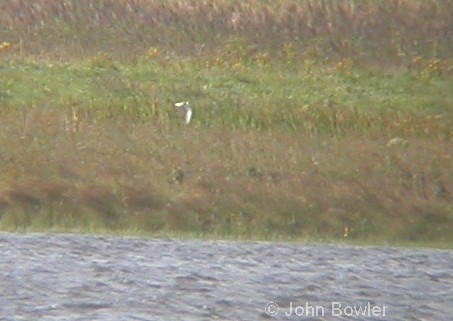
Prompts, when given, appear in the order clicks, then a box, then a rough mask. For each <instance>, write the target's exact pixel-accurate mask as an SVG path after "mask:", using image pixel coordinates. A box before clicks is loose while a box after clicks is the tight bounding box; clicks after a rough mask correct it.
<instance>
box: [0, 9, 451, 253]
mask: <svg viewBox="0 0 453 321" xmlns="http://www.w3.org/2000/svg"><path fill="white" fill-rule="evenodd" d="M107 3H115V2H107ZM131 3H132V2H131ZM133 3H134V5H139V4H140V2H133ZM149 3H154V2H152V1H150V2H149ZM169 3H171V4H169V5H168V6H169V7H165V6H163V7H162V8H161V10H164V11H163V12H167V11H168V12H170V11H171V10H172V6H173V5H174V4H178V3H179V2H178V1H174V2H169ZM283 3H284V4H285V5H290V3H291V1H288V2H283ZM344 3H349V4H353V3H354V1H348V2H344ZM410 3H413V2H410ZM425 3H428V2H425ZM429 3H430V4H431V5H435V4H436V3H437V2H436V1H430V2H429ZM179 4H180V5H181V3H179ZM306 4H311V5H312V6H313V3H311V2H310V1H306V2H304V5H306ZM403 4H404V2H403ZM437 4H438V5H439V3H437ZM219 5H220V6H221V5H224V6H226V7H224V11H221V10H220V9H219V8H218V7H215V8H213V9H212V10H213V12H214V13H216V14H219V12H223V13H224V15H228V10H230V9H231V7H229V3H228V2H221V1H219ZM367 5H370V6H371V8H373V3H372V2H370V3H368V4H367ZM25 7H27V6H25ZM25 7H23V8H22V9H21V10H24V11H26V9H25ZM119 8H121V6H118V7H115V9H116V10H119ZM225 8H226V9H225ZM235 8H236V7H235ZM258 8H262V7H258ZM73 9H74V8H73ZM202 9H203V8H202ZM202 9H199V10H202ZM40 10H41V11H38V13H40V14H41V16H42V17H41V18H42V19H43V21H46V20H45V17H46V15H45V14H44V13H46V12H50V11H51V10H50V9H49V8H47V9H46V8H44V7H43V8H41V9H40ZM46 10H47V11H46ZM165 10H167V11H165ZM203 10H207V9H206V8H204V9H203ZM241 10H245V11H247V10H249V11H250V10H252V9H251V8H248V7H243V8H242V9H241ZM256 10H257V12H260V11H259V10H264V9H256ZM313 10H314V9H313ZM376 10H377V9H376ZM380 10H381V11H380V14H381V15H382V14H384V13H385V14H389V11H388V10H387V11H385V12H384V13H383V12H382V10H383V9H382V8H381V9H380ZM418 10H421V9H418ZM424 10H425V11H424V12H425V13H426V12H427V14H428V13H429V12H430V10H433V9H432V8H431V9H430V8H429V6H428V8H425V9H424ZM377 11H379V10H377ZM69 12H71V11H69ZM72 12H73V13H74V17H76V18H77V12H79V11H72ZM320 12H324V11H320ZM47 14H49V13H47ZM356 14H357V13H356ZM376 14H377V13H376ZM68 15H69V16H70V17H72V16H71V15H70V14H68ZM357 15H358V14H357ZM24 16H25V17H26V15H24ZM37 16H39V14H37V13H35V14H34V16H33V19H37ZM82 16H83V15H82ZM163 16H165V15H159V17H163ZM189 16H190V15H189ZM358 16H359V15H358ZM43 17H44V18H43ZM329 17H333V16H332V15H331V16H329ZM79 18H80V17H79ZM195 18H197V16H196V15H195V16H194V17H193V19H194V20H191V22H190V23H192V24H193V26H194V29H196V30H204V35H203V37H208V38H207V39H211V38H209V37H210V35H209V32H207V31H206V30H209V29H206V26H205V27H203V25H202V24H201V25H200V24H199V21H200V20H199V19H198V20H197V19H195ZM290 18H291V17H289V18H287V19H290ZM24 19H25V18H24ZM30 19H31V18H30ZM110 19H112V18H110ZM161 19H163V20H162V21H163V22H162V21H161V22H160V25H159V26H160V28H162V30H173V29H171V28H170V29H168V28H169V27H168V26H167V25H166V24H169V25H170V26H171V25H172V23H173V24H176V25H178V20H177V19H176V21H173V22H171V19H170V22H168V21H166V20H165V19H164V18H161ZM280 19H282V18H281V17H280ZM106 21H109V20H108V19H107V18H106ZM251 21H252V22H253V21H254V20H253V19H251ZM257 21H258V22H259V20H257ZM63 22H64V21H63ZM117 22H118V21H117ZM164 22H165V23H164ZM258 22H256V21H255V23H258ZM406 22H407V21H406ZM84 23H85V24H88V23H87V22H86V21H84ZM186 23H187V22H186ZM190 23H189V25H190ZM42 25H44V27H40V28H42V29H43V30H40V31H39V32H38V34H42V35H43V37H44V34H45V38H43V39H49V38H50V39H51V38H52V36H53V37H54V39H60V38H59V34H60V32H62V31H63V30H65V32H67V33H71V34H74V35H76V37H75V39H78V41H82V40H83V41H84V43H89V41H88V40H89V39H90V37H94V39H98V40H99V38H96V37H99V34H91V35H90V34H86V33H84V32H82V31H83V30H80V29H77V28H74V26H77V25H78V24H77V19H75V22H74V21H72V20H71V21H70V22H65V23H63V25H62V26H60V27H59V28H55V26H54V24H53V23H49V25H48V26H47V27H48V29H47V32H46V33H44V31H46V29H45V27H46V24H45V23H44V24H42ZM88 25H89V24H88ZM427 25H428V26H430V24H427ZM439 25H442V23H441V22H439ZM164 27H166V28H164ZM216 28H218V29H219V30H222V31H223V32H224V33H225V35H226V36H227V37H226V38H224V39H223V40H222V39H220V40H219V39H217V40H212V41H210V42H207V41H206V38H205V39H204V40H205V42H204V43H205V45H204V47H203V48H209V50H208V49H204V50H205V51H203V52H200V53H199V54H193V55H186V56H182V54H181V51H180V48H178V46H176V45H175V48H174V49H175V51H174V52H173V51H170V49H171V45H168V44H167V46H168V47H167V48H164V47H163V46H159V47H156V46H153V47H152V48H151V49H149V50H143V51H142V52H140V53H136V54H133V55H132V57H131V56H129V57H127V59H124V58H121V57H122V56H124V52H122V50H121V48H110V47H108V51H104V52H101V53H97V54H95V53H91V52H93V51H95V50H97V49H95V48H91V47H90V46H89V45H87V51H88V53H82V52H71V53H70V54H69V53H65V52H66V50H67V49H65V48H67V47H66V45H65V44H64V43H61V44H60V47H58V48H57V50H55V44H53V45H52V46H49V44H47V43H45V44H40V43H36V45H37V46H38V47H39V46H40V45H41V46H42V48H41V50H37V52H39V53H36V51H35V49H33V50H31V48H28V45H23V44H22V42H24V41H26V40H22V42H19V43H17V42H16V43H13V45H12V46H11V48H7V49H5V50H2V51H0V68H1V71H2V82H1V83H0V106H1V114H2V117H1V120H0V126H1V128H2V131H1V132H0V145H1V146H2V154H1V155H0V164H1V166H2V171H1V174H0V182H1V185H0V210H1V219H0V225H1V227H2V228H3V229H7V230H49V229H50V230H76V231H87V230H88V231H95V232H100V231H117V232H119V231H123V232H124V231H127V232H128V233H130V232H134V233H153V234H156V233H157V234H159V233H164V234H177V235H195V236H212V237H233V238H261V239H275V238H283V239H304V240H307V239H311V240H336V241H339V240H344V241H352V242H363V241H364V242H376V243H383V242H392V243H394V242H397V243H399V242H403V243H405V242H414V243H416V244H433V243H435V244H437V245H440V246H451V244H452V241H453V238H452V235H451V233H450V231H451V230H452V228H453V216H452V215H453V208H452V205H451V204H452V199H453V185H452V182H453V165H452V164H453V162H452V157H453V150H452V148H451V130H452V129H451V128H453V126H452V125H453V118H452V109H453V93H452V92H451V90H450V88H451V87H452V83H453V81H452V78H451V63H450V61H449V60H448V59H438V58H436V59H433V58H428V57H426V58H423V56H416V57H415V58H413V57H407V58H406V59H404V60H401V57H400V56H395V58H392V56H391V55H390V56H386V59H384V60H383V61H382V64H381V67H380V68H376V64H375V63H372V64H369V63H367V62H366V61H369V59H364V60H360V59H358V58H357V57H359V56H360V57H363V56H366V53H367V52H360V53H357V52H355V53H356V55H355V56H353V57H351V58H338V57H339V56H348V55H349V51H348V50H347V51H341V50H340V51H338V52H337V53H336V54H335V55H333V56H330V55H328V53H329V52H330V50H332V49H331V48H327V47H324V48H322V49H323V50H325V51H324V52H320V51H319V50H320V48H319V47H314V48H309V49H306V50H301V49H299V48H298V46H297V45H295V46H293V45H292V44H291V43H289V44H288V43H282V44H281V46H280V47H279V48H278V49H276V50H275V52H271V51H265V49H266V48H270V46H269V45H270V44H269V43H267V42H266V41H264V40H261V42H257V41H258V40H259V39H255V40H253V41H251V40H250V37H242V36H237V35H235V31H234V30H232V31H231V34H232V35H233V37H231V35H228V32H227V30H225V27H222V28H221V26H216ZM250 28H251V27H250ZM426 28H427V27H426ZM426 28H425V29H423V30H425V31H424V32H426ZM428 29H429V28H428ZM108 30H109V31H108V33H111V32H117V33H119V34H120V35H121V32H122V31H123V30H124V29H123V28H122V27H118V28H117V29H116V28H110V29H108ZM112 30H113V31H112ZM130 30H132V31H134V32H136V33H134V32H132V36H131V37H137V35H138V34H137V32H139V31H137V30H138V29H137V30H136V29H134V27H131V29H130ZM176 30H178V29H176ZM181 30H182V29H181ZM183 30H184V31H182V32H181V34H178V33H177V32H175V31H174V30H173V31H172V32H171V34H172V37H173V38H170V39H171V41H170V42H171V43H173V42H174V43H176V39H180V38H181V39H184V34H185V33H187V31H186V30H187V29H183ZM189 30H191V29H189ZM246 31H247V30H246ZM321 31H322V30H321ZM321 31H320V32H321ZM35 32H36V31H35ZM52 32H53V33H52ZM106 32H107V31H106ZM168 32H169V31H168ZM269 32H270V31H269ZM362 32H365V31H363V30H362ZM244 34H247V32H245V33H244ZM284 34H285V35H286V37H289V36H288V35H287V33H284ZM7 36H8V37H9V38H7V40H9V39H14V37H16V34H15V33H14V32H13V31H11V32H10V33H8V34H7ZM21 36H22V37H24V38H27V36H28V34H27V33H22V34H21ZM201 36H202V35H200V37H201ZM272 36H273V37H272V39H273V40H272V43H274V41H276V40H275V39H278V37H277V36H278V35H272ZM345 36H346V35H345ZM103 37H105V35H104V36H103ZM118 37H119V38H118V42H120V43H121V40H122V39H123V38H121V37H120V36H118ZM315 38H316V37H315ZM315 38H312V40H310V39H309V40H308V42H309V43H313V39H315ZM29 39H32V38H29ZM212 39H214V38H212ZM288 39H292V38H290V37H289V38H288ZM326 39H329V38H326ZM332 39H336V38H335V37H333V38H332ZM0 40H1V39H0ZM286 40H287V39H286ZM11 41H13V40H11ZM125 42H127V41H126V40H125ZM99 43H102V42H95V45H93V46H94V47H96V46H98V44H99ZM144 43H145V44H146V43H147V42H146V41H144ZM195 43H196V42H195ZM439 43H441V41H439ZM137 45H138V46H139V47H140V46H144V44H143V43H141V42H140V43H138V44H137ZM360 45H361V46H363V43H362V40H361V42H360ZM48 47H51V49H47V48H48ZM148 48H149V47H148ZM98 49H99V48H98ZM412 49H413V50H416V49H417V48H412ZM419 49H420V48H419ZM123 50H124V49H123ZM442 50H443V52H448V51H447V50H446V49H445V48H443V49H442ZM389 51H391V48H389ZM55 52H59V53H60V56H59V57H56V56H55ZM371 56H373V57H374V56H376V55H375V54H373V55H371ZM371 56H370V57H371ZM384 61H385V64H384V63H383V62H384ZM396 65H397V66H398V68H397V69H394V67H395V66H396ZM384 66H385V68H383V67H384ZM392 70H393V71H392ZM182 99H184V100H186V99H188V100H190V101H191V102H193V103H194V106H195V117H194V120H193V123H192V124H191V126H190V127H188V128H184V127H183V126H182V118H181V115H179V114H177V113H175V111H174V109H173V107H172V105H173V103H174V102H176V101H179V100H182ZM395 137H400V138H403V139H404V140H405V141H404V142H403V143H401V144H395V145H389V144H388V143H389V141H390V140H391V139H393V138H395Z"/></svg>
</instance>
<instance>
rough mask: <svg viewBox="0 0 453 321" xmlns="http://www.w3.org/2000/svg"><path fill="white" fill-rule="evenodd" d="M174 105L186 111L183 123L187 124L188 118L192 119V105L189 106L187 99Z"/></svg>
mask: <svg viewBox="0 0 453 321" xmlns="http://www.w3.org/2000/svg"><path fill="white" fill-rule="evenodd" d="M175 107H176V108H178V109H181V110H182V111H184V112H185V113H186V115H185V118H184V123H185V124H186V126H187V125H189V123H190V120H191V119H192V107H190V104H189V102H188V101H181V102H179V103H176V104H175Z"/></svg>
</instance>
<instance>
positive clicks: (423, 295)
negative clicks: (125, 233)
mask: <svg viewBox="0 0 453 321" xmlns="http://www.w3.org/2000/svg"><path fill="white" fill-rule="evenodd" d="M0 289H1V291H2V292H1V294H0V320H172V321H173V320H188V321H190V320H229V321H248V320H250V321H252V320H253V321H254V320H405V321H407V320H420V321H438V320H451V318H452V317H451V316H452V315H453V251H446V250H428V249H423V250H421V249H400V248H373V247H350V246H334V245H304V244H284V243H258V242H255V243H253V242H207V241H178V240H155V239H145V238H133V237H103V236H102V237H101V236H99V237H97V236H86V235H45V234H30V235H19V234H0ZM266 306H267V308H268V310H267V312H269V313H270V314H272V313H274V314H275V313H276V315H275V316H269V315H268V314H267V313H266V310H265V308H266ZM354 307H355V308H354ZM359 308H360V309H362V312H360V311H359V310H358V309H359ZM354 309H355V310H354ZM364 309H367V310H364ZM370 309H371V310H370ZM373 309H374V310H373ZM354 311H358V312H359V313H363V312H364V311H365V314H366V315H365V316H359V317H357V316H356V314H355V313H356V312H354ZM370 312H371V313H370ZM384 314H385V315H384Z"/></svg>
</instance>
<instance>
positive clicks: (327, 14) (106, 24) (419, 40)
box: [0, 0, 453, 65]
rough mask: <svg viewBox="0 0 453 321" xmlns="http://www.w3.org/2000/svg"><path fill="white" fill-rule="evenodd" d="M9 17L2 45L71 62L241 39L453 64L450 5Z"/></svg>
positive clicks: (210, 5)
mask: <svg viewBox="0 0 453 321" xmlns="http://www.w3.org/2000/svg"><path fill="white" fill-rule="evenodd" d="M0 12H1V14H0V25H2V26H3V28H2V29H1V30H0V39H4V40H5V41H9V42H11V43H12V44H14V45H15V48H16V50H17V51H21V53H22V54H27V55H30V54H34V55H41V56H47V57H49V56H50V57H53V58H58V59H63V60H68V59H71V58H74V57H80V56H92V55H93V54H95V53H96V52H100V51H101V52H110V53H112V54H114V56H115V57H116V58H123V59H129V60H130V59H137V57H140V56H142V55H143V53H144V52H146V51H147V50H148V49H149V48H150V47H153V48H159V49H160V50H161V51H162V52H163V53H164V54H165V55H175V54H176V55H179V56H182V57H197V56H200V55H208V56H213V54H214V53H215V52H217V51H218V50H219V49H222V48H224V47H223V46H224V44H225V42H226V41H228V40H229V39H231V38H232V37H233V38H234V37H240V38H242V39H244V40H245V41H246V43H247V44H248V47H247V50H249V51H250V50H251V51H252V52H254V53H255V54H256V53H258V54H259V55H258V57H261V58H260V59H263V57H266V59H269V58H272V59H276V58H278V57H279V56H281V55H283V56H285V55H286V56H287V57H286V58H288V54H289V55H292V52H291V51H292V50H294V53H295V54H296V57H297V58H300V59H306V58H316V59H325V58H335V59H338V58H348V59H350V58H353V59H356V60H361V61H367V62H368V63H374V64H376V65H377V64H378V63H379V64H382V63H383V62H387V63H388V64H395V63H397V64H398V63H400V62H401V61H406V63H407V61H410V60H411V59H412V58H414V57H418V56H421V57H425V58H429V59H434V58H436V59H446V58H450V51H451V46H452V44H451V36H452V34H453V30H452V26H451V23H450V22H451V17H452V16H453V6H452V5H451V4H450V3H449V2H448V1H442V0H424V1H419V0H388V1H372V0H365V1H357V0H344V1H335V0H328V1H313V0H304V1H295V0H284V1H273V2H268V1H259V0H254V1H230V0H215V1H198V0H170V1H165V2H163V1H158V0H123V1H119V0H104V1H93V0H87V1H71V0H59V1H39V2H35V3H33V4H29V3H28V2H27V1H24V0H5V1H2V3H1V4H0ZM288 45H289V47H288ZM288 49H290V50H289V51H288ZM267 53H270V55H268V54H267ZM252 56H253V55H252Z"/></svg>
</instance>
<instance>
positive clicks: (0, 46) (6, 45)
mask: <svg viewBox="0 0 453 321" xmlns="http://www.w3.org/2000/svg"><path fill="white" fill-rule="evenodd" d="M10 47H11V44H10V43H9V42H6V41H4V42H2V43H0V51H3V50H7V49H9V48H10Z"/></svg>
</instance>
